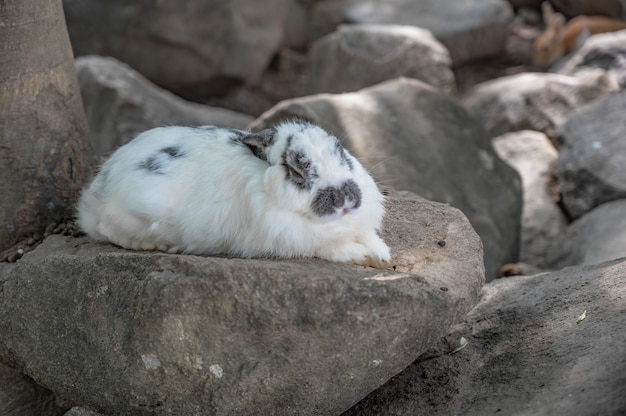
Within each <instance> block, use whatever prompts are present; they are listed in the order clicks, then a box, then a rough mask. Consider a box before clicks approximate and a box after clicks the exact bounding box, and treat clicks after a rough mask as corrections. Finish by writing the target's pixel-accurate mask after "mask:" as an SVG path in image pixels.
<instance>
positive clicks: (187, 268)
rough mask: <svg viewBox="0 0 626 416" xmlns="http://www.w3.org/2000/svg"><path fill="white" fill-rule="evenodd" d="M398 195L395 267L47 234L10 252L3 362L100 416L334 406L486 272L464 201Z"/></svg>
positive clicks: (398, 365)
mask: <svg viewBox="0 0 626 416" xmlns="http://www.w3.org/2000/svg"><path fill="white" fill-rule="evenodd" d="M387 208H388V213H387V215H386V217H385V220H384V230H383V232H382V233H381V236H382V237H383V239H384V240H385V241H386V242H387V243H388V244H389V246H390V247H391V250H392V255H393V259H392V264H393V265H394V266H395V268H394V269H389V270H378V269H371V268H364V267H361V266H354V265H349V264H341V263H330V262H326V261H323V260H319V259H300V260H276V259H235V258H216V257H199V256H191V255H172V254H165V253H155V252H133V251H126V250H123V249H120V248H116V247H114V246H112V245H108V244H98V243H93V242H90V241H89V240H88V239H87V238H86V237H81V238H75V237H69V236H58V235H54V236H51V237H48V238H47V239H46V240H45V241H44V242H43V243H42V245H40V246H39V247H38V248H37V249H35V250H33V251H31V252H29V253H27V254H26V255H25V256H24V257H23V258H22V259H20V260H19V261H17V262H16V263H11V264H7V263H4V264H2V263H0V333H1V334H3V336H2V337H1V338H0V360H2V361H4V362H8V363H9V364H11V365H13V366H15V367H16V368H19V369H20V370H23V371H24V372H25V373H26V374H28V375H29V376H31V377H32V378H33V379H35V380H36V381H37V382H38V383H39V384H40V385H42V386H45V387H47V388H49V389H50V390H52V391H53V392H54V394H55V395H56V397H57V400H58V401H59V402H61V403H64V404H67V405H68V406H67V407H68V408H69V407H71V406H80V407H85V408H88V409H92V410H94V411H97V412H101V413H103V414H114V415H118V414H123V415H148V414H164V415H165V414H176V415H193V414H204V415H211V414H216V415H229V414H242V415H248V414H274V415H291V414H294V412H296V413H297V412H298V411H299V410H298V409H306V413H307V414H338V413H340V412H342V411H345V410H346V409H348V408H349V407H350V406H352V405H354V404H355V403H356V402H358V400H360V399H361V398H363V397H365V396H366V395H367V394H368V393H369V392H370V391H372V390H374V389H375V388H377V387H379V386H380V385H382V384H383V383H384V382H385V381H387V380H388V379H389V378H391V377H392V376H393V375H394V374H397V373H398V372H399V371H401V370H402V369H403V368H405V367H406V366H407V365H408V364H410V363H411V362H412V361H413V360H414V359H415V358H416V357H417V356H419V355H420V354H421V353H423V352H424V351H425V350H426V349H427V348H429V347H430V346H431V345H432V343H433V342H434V341H436V340H437V339H439V338H440V337H441V336H443V335H445V333H446V331H447V330H448V329H449V328H450V327H451V325H452V324H454V323H456V322H460V320H462V319H463V317H464V316H465V314H466V313H467V312H468V311H469V310H470V309H471V308H472V307H473V306H474V305H475V303H476V301H477V300H478V295H479V293H480V288H481V286H482V284H483V281H484V267H483V262H482V247H481V242H480V239H479V237H478V236H477V235H476V233H475V232H474V231H473V229H472V227H471V225H470V223H469V222H468V221H467V219H466V218H465V217H464V216H463V214H462V213H461V212H460V211H459V210H457V209H454V208H452V207H450V206H447V205H445V204H439V203H434V202H430V201H426V200H423V199H421V198H418V197H416V196H414V195H411V194H407V193H399V194H398V193H392V194H391V195H390V196H389V197H388V199H387Z"/></svg>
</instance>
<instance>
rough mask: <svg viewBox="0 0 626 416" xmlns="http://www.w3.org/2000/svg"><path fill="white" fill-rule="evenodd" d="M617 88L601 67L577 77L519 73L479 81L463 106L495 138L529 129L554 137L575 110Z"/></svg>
mask: <svg viewBox="0 0 626 416" xmlns="http://www.w3.org/2000/svg"><path fill="white" fill-rule="evenodd" d="M618 89H619V87H618V85H617V83H616V82H615V81H614V80H613V78H611V77H610V76H608V75H607V74H606V73H605V72H604V71H601V70H596V71H589V72H586V73H585V74H581V76H580V77H571V76H565V75H559V74H544V73H541V74H540V73H522V74H518V75H510V76H506V77H502V78H498V79H494V80H491V81H486V82H483V83H480V84H478V85H477V86H475V87H474V88H473V89H472V90H471V91H470V92H469V93H468V95H467V97H466V98H465V100H464V105H465V106H466V107H467V108H468V110H469V111H470V113H472V114H473V115H474V116H475V117H476V118H478V119H479V120H480V121H481V122H482V123H483V125H484V126H485V128H486V129H487V131H489V133H491V134H492V135H493V136H494V137H495V136H499V135H501V134H505V133H509V132H512V131H518V130H526V129H528V130H536V131H541V132H544V133H545V134H547V135H548V136H550V137H552V138H554V137H555V136H556V133H555V129H556V128H557V127H558V125H559V124H560V123H562V122H564V121H565V120H566V119H567V117H568V116H569V115H570V114H571V112H572V111H573V110H574V109H576V108H578V107H581V106H583V105H584V104H586V103H589V102H591V101H593V100H595V99H598V98H599V97H601V96H603V95H605V94H607V93H609V92H611V91H617V90H618Z"/></svg>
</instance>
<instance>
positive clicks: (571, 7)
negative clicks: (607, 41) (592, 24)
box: [551, 0, 626, 19]
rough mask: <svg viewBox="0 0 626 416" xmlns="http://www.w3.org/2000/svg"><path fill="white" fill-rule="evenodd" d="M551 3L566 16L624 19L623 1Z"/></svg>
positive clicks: (625, 11) (557, 1) (600, 0)
mask: <svg viewBox="0 0 626 416" xmlns="http://www.w3.org/2000/svg"><path fill="white" fill-rule="evenodd" d="M551 3H553V4H554V6H555V7H556V8H557V9H558V11H560V12H561V13H564V14H565V15H566V16H569V17H572V16H578V15H581V14H586V15H589V16H609V17H615V18H617V19H620V18H626V10H625V9H624V5H626V2H624V0H577V1H570V0H552V1H551Z"/></svg>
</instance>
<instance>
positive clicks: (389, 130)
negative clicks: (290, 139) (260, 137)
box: [251, 79, 522, 279]
mask: <svg viewBox="0 0 626 416" xmlns="http://www.w3.org/2000/svg"><path fill="white" fill-rule="evenodd" d="M294 117H295V118H299V119H303V120H308V121H311V122H313V123H314V124H318V125H320V126H322V127H324V128H325V129H327V130H328V131H330V132H332V133H333V134H334V135H335V136H337V137H338V138H340V139H341V140H342V143H343V144H344V146H346V147H347V148H348V149H349V150H350V151H351V153H353V154H354V155H355V156H356V157H358V158H359V159H360V160H361V161H362V162H363V163H364V165H365V166H366V167H368V168H369V169H370V170H371V172H372V173H373V176H374V177H375V178H376V179H377V180H378V181H379V183H381V184H383V185H389V186H392V187H394V188H396V189H402V190H408V191H411V192H415V193H417V194H418V195H421V196H423V197H424V198H427V199H431V200H436V201H440V202H446V203H449V204H451V205H453V206H455V207H457V208H459V209H461V210H462V211H463V213H464V214H465V215H467V217H468V218H469V220H470V222H471V223H472V225H473V226H474V228H475V229H476V231H477V232H478V234H479V235H480V236H481V238H482V240H483V243H484V245H485V267H486V270H487V279H491V278H494V277H495V276H496V274H497V271H498V269H499V267H500V266H501V265H503V264H505V263H510V262H512V261H516V260H517V255H518V250H519V241H518V240H519V233H520V217H521V200H522V196H521V181H520V179H519V176H518V174H517V172H515V170H514V169H512V168H511V167H510V166H508V165H507V164H506V163H504V162H503V161H502V160H500V158H499V157H498V155H497V154H496V153H495V151H494V150H493V147H492V145H491V142H490V139H489V137H488V136H487V134H486V132H485V131H484V130H483V129H482V127H481V126H480V125H479V124H478V123H477V122H476V121H475V120H474V119H472V118H471V117H470V116H469V115H468V114H467V112H466V111H465V110H464V109H463V108H462V107H461V106H460V105H458V104H457V103H456V102H455V101H454V100H453V99H451V98H450V97H449V96H448V95H446V94H444V93H441V92H440V91H437V90H436V89H434V88H433V87H431V86H428V85H426V84H424V83H422V82H420V81H417V80H410V79H398V80H394V81H388V82H385V83H382V84H379V85H376V86H374V87H371V88H366V89H363V90H360V91H358V92H354V93H346V94H337V95H331V94H319V95H314V96H309V97H303V98H296V99H293V100H286V101H283V102H281V103H279V104H277V105H276V106H275V107H274V108H273V109H271V110H269V111H268V112H266V113H265V114H263V115H262V116H261V117H260V118H259V119H257V121H256V122H255V123H254V124H253V125H252V126H251V129H253V130H261V129H263V128H266V127H268V126H271V125H274V124H275V123H277V122H279V121H280V120H284V119H290V118H294Z"/></svg>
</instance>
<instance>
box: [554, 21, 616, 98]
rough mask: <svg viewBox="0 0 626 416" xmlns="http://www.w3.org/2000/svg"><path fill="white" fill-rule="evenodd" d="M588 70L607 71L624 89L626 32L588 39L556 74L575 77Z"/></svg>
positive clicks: (605, 34)
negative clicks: (599, 69) (598, 69)
mask: <svg viewBox="0 0 626 416" xmlns="http://www.w3.org/2000/svg"><path fill="white" fill-rule="evenodd" d="M625 17H626V16H625ZM588 68H601V69H603V70H605V71H607V73H608V74H609V75H610V76H611V77H613V78H614V79H615V81H616V82H617V83H618V84H619V86H620V87H621V88H626V30H622V31H619V32H614V33H601V34H597V35H594V36H592V37H590V38H589V39H587V41H585V43H584V44H583V46H582V47H581V48H580V49H579V50H578V51H576V52H575V53H574V54H573V55H572V56H571V58H570V59H568V60H567V62H565V63H564V64H563V65H562V66H561V67H559V68H558V72H559V73H561V74H566V75H575V74H577V73H579V72H581V71H585V70H587V69H588Z"/></svg>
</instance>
